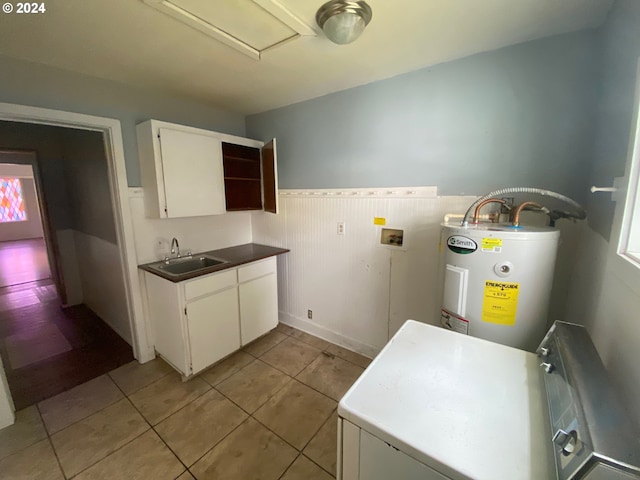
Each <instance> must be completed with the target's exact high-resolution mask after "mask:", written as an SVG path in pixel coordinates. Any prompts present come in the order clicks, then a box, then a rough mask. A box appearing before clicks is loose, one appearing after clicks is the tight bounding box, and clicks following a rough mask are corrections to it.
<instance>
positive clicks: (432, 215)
mask: <svg viewBox="0 0 640 480" xmlns="http://www.w3.org/2000/svg"><path fill="white" fill-rule="evenodd" d="M387 190H389V189H383V190H381V193H382V195H373V196H370V195H365V196H351V195H347V196H336V195H326V194H325V195H323V194H322V193H326V192H327V191H326V190H324V191H323V190H317V191H316V192H318V193H319V195H310V194H308V193H309V191H308V192H306V194H291V193H292V192H295V191H294V190H291V191H286V190H281V192H280V195H279V202H280V205H279V208H280V214H279V215H277V216H273V215H269V214H265V213H262V212H256V213H254V214H253V216H252V225H253V241H254V242H256V243H264V244H267V245H274V246H280V247H284V248H289V249H290V250H291V251H290V252H289V253H288V254H286V255H281V256H279V257H278V282H279V287H278V288H279V310H280V318H281V320H283V321H284V322H285V323H289V324H291V325H293V326H296V327H298V328H300V329H302V330H306V331H308V332H310V333H313V334H316V335H318V336H321V337H323V338H326V339H327V340H330V341H333V342H336V343H339V344H341V345H344V346H347V347H350V348H352V349H355V350H357V351H359V352H361V353H364V354H366V355H374V354H375V353H377V352H378V351H379V350H380V349H381V347H382V346H383V345H384V344H385V343H386V342H387V340H388V339H389V338H390V336H391V335H393V334H394V333H395V331H396V330H397V329H398V328H399V327H400V326H401V325H402V324H403V323H404V321H405V320H407V319H410V318H411V319H414V320H419V321H422V322H426V323H436V322H437V321H438V319H439V317H438V312H439V308H440V305H439V304H440V301H439V296H440V283H441V282H440V278H439V272H438V263H439V253H438V244H439V239H440V223H441V222H442V219H443V216H444V215H445V214H446V213H464V212H465V211H466V209H467V208H468V207H469V205H470V204H471V203H472V202H473V201H474V200H475V199H476V197H470V196H442V197H432V198H406V197H405V198H389V197H388V196H387V195H385V194H384V192H386V191H387ZM391 190H395V191H405V190H415V188H405V189H400V188H395V189H391ZM374 217H384V218H386V223H387V225H386V226H387V227H389V228H400V229H404V230H405V236H404V239H405V246H406V249H403V250H400V249H397V248H395V247H384V246H380V245H379V239H380V227H378V226H376V225H374V223H373V218H374ZM339 221H344V222H345V227H346V228H345V235H344V236H340V235H337V222H339ZM560 227H561V232H562V235H563V237H564V238H565V241H564V242H563V244H562V246H561V247H560V255H559V256H560V259H559V263H558V264H559V265H561V266H562V267H563V268H561V269H559V271H558V275H557V276H556V285H555V287H554V293H553V299H552V305H551V308H550V318H551V319H553V318H561V317H562V316H563V315H564V301H565V299H566V292H567V289H568V287H567V281H568V279H567V278H566V275H564V274H563V272H564V271H565V270H566V266H565V264H569V265H571V263H572V261H573V255H572V251H573V250H574V245H573V241H572V240H571V239H572V238H573V237H575V232H574V230H575V228H574V227H575V225H573V224H571V223H566V224H564V225H562V224H561V225H560ZM308 309H311V310H313V319H312V320H309V319H308V318H307V310H308Z"/></svg>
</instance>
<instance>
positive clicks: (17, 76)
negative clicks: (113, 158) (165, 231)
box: [0, 56, 245, 186]
mask: <svg viewBox="0 0 640 480" xmlns="http://www.w3.org/2000/svg"><path fill="white" fill-rule="evenodd" d="M0 86H1V88H0V102H6V103H17V104H21V105H31V106H36V107H43V108H51V109H55V110H65V111H70V112H77V113H85V114H89V115H96V116H99V117H109V118H116V119H118V120H120V123H121V124H122V137H123V142H124V153H125V159H126V165H127V180H128V183H129V186H140V166H139V164H138V151H137V148H138V147H137V143H136V129H135V126H136V124H137V123H140V122H142V121H144V120H148V119H150V118H154V119H157V120H165V121H168V122H175V123H180V124H183V125H190V126H194V127H199V128H207V129H210V130H216V131H219V132H223V133H229V134H232V135H244V133H245V118H244V116H243V115H240V114H238V113H232V112H228V111H226V110H222V109H220V108H215V107H210V106H207V105H204V104H202V103H197V102H192V101H189V100H182V99H178V98H172V97H171V96H168V95H163V94H160V93H154V92H150V91H146V90H142V89H136V88H132V87H129V86H125V85H122V84H119V83H115V82H110V81H106V80H100V79H96V78H93V77H88V76H85V75H78V74H75V73H70V72H67V71H64V70H59V69H56V68H51V67H47V66H44V65H38V64H34V63H28V62H23V61H19V60H15V59H11V58H7V57H2V56H0Z"/></svg>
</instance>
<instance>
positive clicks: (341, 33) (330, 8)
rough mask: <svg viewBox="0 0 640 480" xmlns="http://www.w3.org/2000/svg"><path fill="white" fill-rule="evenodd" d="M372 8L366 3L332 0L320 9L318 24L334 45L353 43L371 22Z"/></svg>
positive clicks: (317, 17) (317, 18)
mask: <svg viewBox="0 0 640 480" xmlns="http://www.w3.org/2000/svg"><path fill="white" fill-rule="evenodd" d="M371 16H372V12H371V7H370V6H369V5H367V3H366V2H363V1H358V2H349V1H346V0H331V1H330V2H327V3H325V4H324V5H322V6H321V7H320V8H319V9H318V13H316V22H318V25H319V26H320V28H321V29H322V30H323V31H324V34H325V35H326V36H327V38H328V39H329V40H331V41H332V42H333V43H337V44H339V45H345V44H347V43H351V42H353V41H354V40H355V39H356V38H358V37H359V36H360V34H361V33H362V32H363V31H364V27H366V26H367V25H368V24H369V22H370V21H371Z"/></svg>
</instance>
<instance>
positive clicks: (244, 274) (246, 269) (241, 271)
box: [238, 257, 277, 283]
mask: <svg viewBox="0 0 640 480" xmlns="http://www.w3.org/2000/svg"><path fill="white" fill-rule="evenodd" d="M276 268H277V267H276V257H269V258H267V259H266V260H260V261H259V262H255V263H250V264H249V265H245V266H243V267H240V268H238V282H240V283H242V282H247V281H249V280H253V279H254V278H258V277H263V276H264V275H268V274H269V273H275V272H276Z"/></svg>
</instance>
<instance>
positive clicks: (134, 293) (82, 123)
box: [0, 102, 155, 428]
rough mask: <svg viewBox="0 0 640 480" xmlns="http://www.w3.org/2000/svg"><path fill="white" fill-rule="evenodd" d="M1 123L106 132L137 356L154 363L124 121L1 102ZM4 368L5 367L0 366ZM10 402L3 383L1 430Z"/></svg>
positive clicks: (117, 224)
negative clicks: (126, 153) (142, 288)
mask: <svg viewBox="0 0 640 480" xmlns="http://www.w3.org/2000/svg"><path fill="white" fill-rule="evenodd" d="M0 120H6V121H12V122H22V123H35V124H42V125H52V126H57V127H67V128H75V129H80V130H91V131H97V132H102V134H103V139H104V146H105V154H106V157H107V168H108V175H109V189H110V192H111V202H112V205H113V212H114V217H115V218H114V220H115V224H116V225H115V226H116V238H117V241H118V250H119V251H120V260H121V263H122V271H123V281H124V287H125V295H126V302H127V311H128V313H129V326H130V329H131V338H132V347H133V355H134V356H135V358H136V359H137V360H138V361H139V362H140V363H144V362H147V361H149V360H152V359H153V358H154V357H155V352H154V348H153V344H152V342H151V341H150V338H149V329H148V328H147V325H146V322H145V317H144V307H143V302H142V295H141V288H140V279H139V276H138V265H137V258H136V249H135V239H134V233H133V220H132V217H131V211H130V209H129V190H128V189H129V187H128V184H127V170H126V163H125V157H124V144H123V141H122V127H121V124H120V120H117V119H113V118H105V117H96V116H93V115H85V114H81V113H74V112H66V111H61V110H51V109H47V108H39V107H31V106H26V105H17V104H11V103H2V102H0ZM0 368H2V367H1V366H0ZM3 376H4V369H3V368H2V371H0V379H1V378H2V377H3ZM3 383H4V388H3V385H2V384H3ZM3 397H4V398H3ZM10 402H11V393H10V392H9V390H8V387H7V385H6V383H5V382H1V381H0V428H2V427H3V426H6V425H10V424H11V423H13V420H14V418H13V413H12V414H11V418H10V419H7V418H3V415H2V412H3V410H4V409H3V408H2V406H3V403H4V405H11V403H10Z"/></svg>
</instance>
